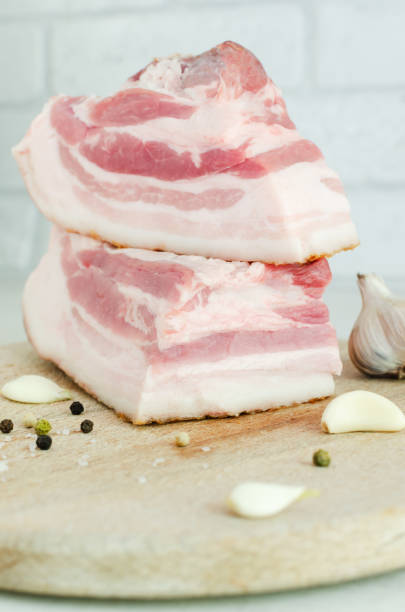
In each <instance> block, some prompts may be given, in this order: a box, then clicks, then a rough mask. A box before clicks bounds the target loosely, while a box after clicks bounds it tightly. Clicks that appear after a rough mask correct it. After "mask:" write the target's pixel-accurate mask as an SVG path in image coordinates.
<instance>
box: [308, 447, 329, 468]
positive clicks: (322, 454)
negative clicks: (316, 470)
mask: <svg viewBox="0 0 405 612" xmlns="http://www.w3.org/2000/svg"><path fill="white" fill-rule="evenodd" d="M312 462H313V464H314V465H317V466H319V467H328V465H329V464H330V455H329V453H328V451H326V450H322V449H321V448H320V449H319V450H317V451H316V452H315V453H314V454H313V457H312Z"/></svg>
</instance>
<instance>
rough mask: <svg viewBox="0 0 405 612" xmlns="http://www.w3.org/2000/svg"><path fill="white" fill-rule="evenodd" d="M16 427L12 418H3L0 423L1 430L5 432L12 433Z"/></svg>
mask: <svg viewBox="0 0 405 612" xmlns="http://www.w3.org/2000/svg"><path fill="white" fill-rule="evenodd" d="M13 427H14V423H13V421H12V420H11V419H3V420H2V421H1V423H0V431H1V432H2V433H4V434H8V433H10V431H12V429H13Z"/></svg>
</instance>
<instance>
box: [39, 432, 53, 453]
mask: <svg viewBox="0 0 405 612" xmlns="http://www.w3.org/2000/svg"><path fill="white" fill-rule="evenodd" d="M37 446H38V448H39V449H40V450H48V449H49V448H51V446H52V438H51V436H47V435H41V436H38V438H37Z"/></svg>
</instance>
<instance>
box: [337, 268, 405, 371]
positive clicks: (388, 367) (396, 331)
mask: <svg viewBox="0 0 405 612" xmlns="http://www.w3.org/2000/svg"><path fill="white" fill-rule="evenodd" d="M357 278H358V285H359V288H360V293H361V298H362V302H363V306H362V309H361V312H360V314H359V316H358V318H357V321H356V323H355V324H354V327H353V329H352V333H351V334H350V338H349V356H350V359H351V360H352V362H353V363H354V365H355V366H356V367H357V368H358V369H359V370H360V371H361V372H364V374H368V375H369V376H379V377H390V378H405V300H401V299H398V298H396V297H394V296H393V295H392V293H391V292H390V290H389V289H388V287H387V286H386V285H385V283H384V281H383V280H382V279H381V278H379V277H378V276H377V275H376V274H358V275H357Z"/></svg>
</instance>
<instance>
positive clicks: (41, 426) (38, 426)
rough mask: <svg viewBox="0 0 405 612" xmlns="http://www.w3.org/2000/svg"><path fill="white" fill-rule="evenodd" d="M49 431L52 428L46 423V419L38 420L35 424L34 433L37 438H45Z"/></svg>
mask: <svg viewBox="0 0 405 612" xmlns="http://www.w3.org/2000/svg"><path fill="white" fill-rule="evenodd" d="M51 429H52V426H51V424H50V422H49V421H47V420H46V419H39V420H38V421H37V422H36V423H35V433H36V434H37V436H45V435H46V434H47V433H49V432H50V431H51Z"/></svg>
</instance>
